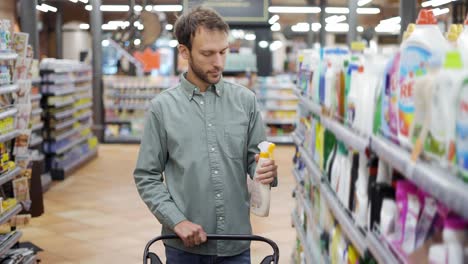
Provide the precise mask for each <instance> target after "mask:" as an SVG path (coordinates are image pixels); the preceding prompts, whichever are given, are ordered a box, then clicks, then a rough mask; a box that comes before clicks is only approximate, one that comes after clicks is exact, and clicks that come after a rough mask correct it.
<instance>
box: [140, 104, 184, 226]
mask: <svg viewBox="0 0 468 264" xmlns="http://www.w3.org/2000/svg"><path fill="white" fill-rule="evenodd" d="M166 142H167V141H166V133H165V130H164V124H163V122H162V119H161V118H160V116H159V115H158V114H157V112H156V111H155V109H154V106H153V105H152V107H150V109H149V110H148V112H147V114H146V120H145V127H144V131H143V136H142V139H141V145H140V151H139V154H138V161H137V164H136V168H135V171H134V179H135V184H136V187H137V189H138V192H139V194H140V196H141V198H142V200H143V201H144V202H145V204H146V205H147V206H148V208H149V209H150V210H151V212H152V213H153V214H154V215H155V216H156V218H157V219H158V220H159V222H160V223H161V224H163V225H165V226H167V227H169V228H171V229H174V227H175V226H176V225H177V224H178V223H180V222H182V221H184V220H186V217H185V216H184V215H183V213H182V212H181V211H180V210H179V208H178V207H177V205H176V204H175V203H174V201H173V200H172V197H171V195H170V193H169V192H168V190H167V187H166V185H165V184H164V183H163V180H164V179H163V172H164V169H165V164H166V161H167V153H168V152H167V143H166Z"/></svg>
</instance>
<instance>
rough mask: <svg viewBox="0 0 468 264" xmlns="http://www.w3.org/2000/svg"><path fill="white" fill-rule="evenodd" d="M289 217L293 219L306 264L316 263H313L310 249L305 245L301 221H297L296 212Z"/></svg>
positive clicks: (307, 244)
mask: <svg viewBox="0 0 468 264" xmlns="http://www.w3.org/2000/svg"><path fill="white" fill-rule="evenodd" d="M291 217H292V219H293V223H294V227H295V228H296V231H297V234H298V236H299V240H300V241H301V245H302V249H303V251H304V256H305V260H306V263H308V264H313V263H316V262H315V261H314V257H313V255H312V252H311V251H310V249H311V248H310V246H309V243H307V239H306V235H305V233H304V229H302V225H301V221H300V220H299V216H298V215H297V212H294V213H292V216H291Z"/></svg>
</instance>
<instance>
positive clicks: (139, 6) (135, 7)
mask: <svg viewBox="0 0 468 264" xmlns="http://www.w3.org/2000/svg"><path fill="white" fill-rule="evenodd" d="M133 10H135V12H141V11H143V7H142V6H141V5H136V6H134V7H133Z"/></svg>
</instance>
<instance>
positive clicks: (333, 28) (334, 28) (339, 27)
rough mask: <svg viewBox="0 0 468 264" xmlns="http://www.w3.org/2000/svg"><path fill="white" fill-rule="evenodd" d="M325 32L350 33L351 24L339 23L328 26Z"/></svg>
mask: <svg viewBox="0 0 468 264" xmlns="http://www.w3.org/2000/svg"><path fill="white" fill-rule="evenodd" d="M325 31H327V32H348V31H349V24H348V23H337V24H328V25H326V26H325Z"/></svg>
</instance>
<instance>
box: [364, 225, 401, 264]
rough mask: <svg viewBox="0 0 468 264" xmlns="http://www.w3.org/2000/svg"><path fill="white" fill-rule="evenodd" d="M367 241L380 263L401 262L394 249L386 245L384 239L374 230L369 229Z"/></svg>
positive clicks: (391, 263) (393, 263)
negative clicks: (394, 253) (381, 239)
mask: <svg viewBox="0 0 468 264" xmlns="http://www.w3.org/2000/svg"><path fill="white" fill-rule="evenodd" d="M366 243H367V246H368V248H369V251H370V252H371V253H372V256H374V258H375V259H376V260H377V262H378V263H382V264H395V263H397V264H398V263H400V262H399V261H398V259H397V258H396V257H395V255H393V253H392V251H391V250H390V249H389V248H387V247H386V246H385V242H384V241H380V239H379V238H378V237H377V236H376V234H375V233H374V232H371V231H368V232H367V235H366Z"/></svg>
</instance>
